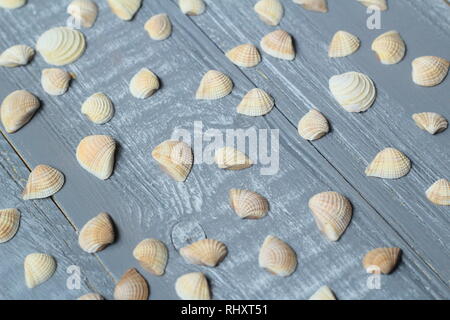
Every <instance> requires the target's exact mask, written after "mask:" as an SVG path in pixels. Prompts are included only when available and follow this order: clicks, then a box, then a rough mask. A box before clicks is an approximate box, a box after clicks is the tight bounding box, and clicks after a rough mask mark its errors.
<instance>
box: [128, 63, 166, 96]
mask: <svg viewBox="0 0 450 320" xmlns="http://www.w3.org/2000/svg"><path fill="white" fill-rule="evenodd" d="M158 89H159V79H158V77H157V76H156V75H155V74H154V73H153V72H151V71H150V70H149V69H147V68H142V69H141V70H140V71H139V72H138V73H137V74H135V75H134V77H133V78H132V79H131V81H130V92H131V94H132V95H133V96H134V97H135V98H138V99H146V98H148V97H150V96H151V95H153V94H154V93H155V91H156V90H158Z"/></svg>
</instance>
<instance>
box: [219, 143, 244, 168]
mask: <svg viewBox="0 0 450 320" xmlns="http://www.w3.org/2000/svg"><path fill="white" fill-rule="evenodd" d="M214 161H215V162H216V164H217V166H218V167H219V168H220V169H228V170H242V169H246V168H250V167H251V166H252V165H253V161H252V160H251V159H250V158H249V157H247V156H246V155H245V153H243V152H241V151H239V150H236V149H234V148H231V147H223V148H220V149H217V150H216V153H215V156H214Z"/></svg>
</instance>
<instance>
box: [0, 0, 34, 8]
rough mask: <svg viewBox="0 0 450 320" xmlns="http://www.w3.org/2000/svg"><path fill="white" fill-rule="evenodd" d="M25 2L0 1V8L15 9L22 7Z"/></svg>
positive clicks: (15, 0)
mask: <svg viewBox="0 0 450 320" xmlns="http://www.w3.org/2000/svg"><path fill="white" fill-rule="evenodd" d="M26 3H27V0H0V8H5V9H17V8H20V7H23V6H24V5H25V4H26Z"/></svg>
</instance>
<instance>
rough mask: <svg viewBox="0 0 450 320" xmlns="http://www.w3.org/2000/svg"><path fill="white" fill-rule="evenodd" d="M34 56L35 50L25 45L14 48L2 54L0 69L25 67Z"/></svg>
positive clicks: (0, 56) (0, 55)
mask: <svg viewBox="0 0 450 320" xmlns="http://www.w3.org/2000/svg"><path fill="white" fill-rule="evenodd" d="M33 56H34V49H33V48H31V47H29V46H26V45H24V44H19V45H16V46H12V47H10V48H8V49H6V50H5V51H3V53H2V54H0V67H9V68H13V67H18V66H24V65H26V64H28V62H30V60H31V58H33Z"/></svg>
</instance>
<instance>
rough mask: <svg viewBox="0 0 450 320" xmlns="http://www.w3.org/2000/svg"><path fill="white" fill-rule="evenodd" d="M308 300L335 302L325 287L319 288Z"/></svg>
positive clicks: (330, 292) (334, 298) (331, 292)
mask: <svg viewBox="0 0 450 320" xmlns="http://www.w3.org/2000/svg"><path fill="white" fill-rule="evenodd" d="M308 300H336V297H335V296H334V294H333V291H331V289H330V288H328V287H327V286H323V287H320V288H319V290H317V291H316V292H315V293H314V294H313V295H312V296H311V297H310V298H309V299H308Z"/></svg>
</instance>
